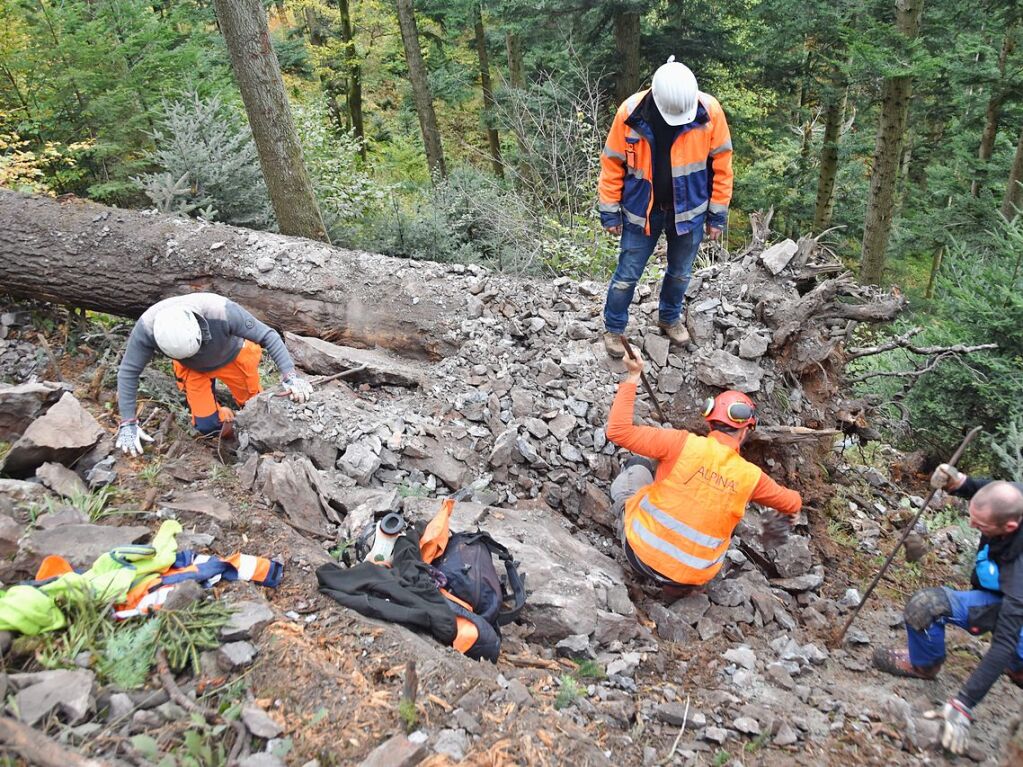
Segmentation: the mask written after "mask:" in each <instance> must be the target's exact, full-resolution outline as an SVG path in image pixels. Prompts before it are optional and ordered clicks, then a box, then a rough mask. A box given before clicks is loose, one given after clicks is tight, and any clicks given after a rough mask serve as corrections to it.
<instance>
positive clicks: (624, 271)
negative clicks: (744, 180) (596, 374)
mask: <svg viewBox="0 0 1023 767" xmlns="http://www.w3.org/2000/svg"><path fill="white" fill-rule="evenodd" d="M598 192H599V198H600V204H599V210H600V222H601V224H602V225H603V227H604V229H605V230H607V231H608V232H609V233H611V234H616V235H621V248H620V252H619V256H618V268H617V269H616V270H615V273H614V276H613V277H612V278H611V284H610V286H609V287H608V290H607V301H606V302H605V303H604V326H605V329H606V332H605V334H604V346H605V348H606V349H607V353H608V355H609V356H611V357H615V358H618V359H620V358H621V357H623V356H625V348H624V347H623V346H622V342H621V339H620V338H619V336H620V335H621V334H622V333H624V332H625V326H626V325H628V323H629V304H630V303H631V302H632V294H633V292H634V291H635V289H636V283H638V282H639V278H640V277H642V276H643V269H644V268H645V267H646V262H647V260H648V259H649V258H650V254H651V253H653V250H654V245H656V244H657V240H658V239H660V236H661V232H662V231H664V233H665V236H666V237H667V240H668V269H667V271H666V272H665V274H664V283H663V285H662V286H661V300H660V305H659V306H658V322H657V324H658V326H659V327H660V328H661V330H662V331H663V332H664V334H665V335H667V336H668V338H669V340H670V341H671V343H673V344H675V345H677V346H684V345H685V344H687V343H688V342H689V333H688V332H687V331H686V327H685V322H684V321H683V318H682V307H683V304H684V302H685V294H686V288H687V287H688V286H689V277H690V275H691V274H692V269H693V261H694V259H695V258H696V251H697V250H698V249H699V247H700V242H701V241H702V240H703V234H704V228H705V227H706V231H707V236H708V237H710V238H711V239H712V240H716V239H718V238H719V237H720V236H721V232H722V230H723V229H724V226H725V221H726V219H727V216H728V203H729V202H730V201H731V199H732V138H731V134H729V132H728V122H727V121H726V120H725V113H724V111H723V110H722V109H721V105H720V104H719V103H718V102H717V100H716V99H715V98H714V97H713V96H710V95H708V94H706V93H701V92H700V90H699V89H698V88H697V84H696V77H695V76H694V75H693V73H692V72H691V71H690V69H689V67H687V66H685V65H684V64H681V63H679V62H677V61H675V57H674V56H671V57H669V58H668V62H667V63H666V64H663V65H662V66H661V67H660V68H658V70H657V71H656V72H655V73H654V77H653V81H652V84H651V87H650V90H648V91H640V92H639V93H634V94H633V95H631V96H629V98H627V99H626V100H625V102H624V103H623V104H622V105H621V106H620V107H618V112H617V113H616V114H615V118H614V122H613V123H612V125H611V131H610V133H608V136H607V143H606V144H604V151H603V152H602V153H601V156H600V182H599V185H598Z"/></svg>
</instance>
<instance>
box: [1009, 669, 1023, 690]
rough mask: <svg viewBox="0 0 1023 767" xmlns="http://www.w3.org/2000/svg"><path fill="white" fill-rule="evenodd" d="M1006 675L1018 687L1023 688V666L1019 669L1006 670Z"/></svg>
mask: <svg viewBox="0 0 1023 767" xmlns="http://www.w3.org/2000/svg"><path fill="white" fill-rule="evenodd" d="M1005 675H1006V676H1007V677H1009V681H1010V682H1012V683H1013V684H1014V685H1016V686H1017V687H1020V688H1023V668H1021V669H1019V670H1018V671H1011V670H1009V669H1006V670H1005Z"/></svg>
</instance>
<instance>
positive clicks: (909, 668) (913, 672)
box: [873, 647, 941, 679]
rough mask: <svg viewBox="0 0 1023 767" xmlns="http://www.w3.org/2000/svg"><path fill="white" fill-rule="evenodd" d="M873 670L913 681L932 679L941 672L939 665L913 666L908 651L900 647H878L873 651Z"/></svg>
mask: <svg viewBox="0 0 1023 767" xmlns="http://www.w3.org/2000/svg"><path fill="white" fill-rule="evenodd" d="M873 660H874V668H876V669H879V670H881V671H884V672H885V673H887V674H891V675H892V676H908V677H911V678H913V679H934V678H935V677H936V676H938V672H939V671H941V663H935V664H934V665H933V666H914V665H913V664H912V663H910V660H909V650H907V649H905V648H902V647H878V648H877V649H876V650H874V658H873Z"/></svg>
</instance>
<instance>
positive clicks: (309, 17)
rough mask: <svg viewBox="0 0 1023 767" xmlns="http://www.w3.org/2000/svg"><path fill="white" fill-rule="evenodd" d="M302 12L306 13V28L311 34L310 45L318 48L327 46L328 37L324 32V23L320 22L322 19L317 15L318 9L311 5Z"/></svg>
mask: <svg viewBox="0 0 1023 767" xmlns="http://www.w3.org/2000/svg"><path fill="white" fill-rule="evenodd" d="M302 11H303V12H304V13H305V26H306V30H307V31H308V32H309V43H310V44H311V45H315V46H317V47H319V46H323V45H325V44H326V42H327V36H326V35H325V34H324V32H323V23H322V22H321V21H320V17H319V16H317V15H316V9H315V8H313V7H312V6H311V5H307V6H305V7H304V8H303V9H302Z"/></svg>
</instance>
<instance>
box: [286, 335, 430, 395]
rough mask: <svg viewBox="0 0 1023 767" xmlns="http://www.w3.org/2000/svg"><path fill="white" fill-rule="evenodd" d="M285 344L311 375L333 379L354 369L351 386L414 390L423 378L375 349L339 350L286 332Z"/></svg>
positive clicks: (401, 361)
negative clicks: (369, 385)
mask: <svg viewBox="0 0 1023 767" xmlns="http://www.w3.org/2000/svg"><path fill="white" fill-rule="evenodd" d="M284 340H285V342H286V343H287V346H288V351H290V352H291V356H292V358H293V359H294V360H295V364H296V365H298V366H299V367H300V368H302V369H303V370H305V371H306V372H307V373H311V374H313V375H324V376H329V375H335V374H337V373H342V372H344V371H346V370H352V369H353V368H357V367H365V368H366V369H365V370H361V371H359V372H358V373H353V374H352V375H351V376H346V377H345V381H347V382H348V383H350V384H358V383H368V384H374V385H378V386H380V385H390V386H405V387H410V388H413V387H416V386H419V384H420V382H421V381H422V380H423V379H424V378H425V375H426V374H425V372H424V371H423V370H420V369H419V368H417V367H415V366H414V365H412V364H410V363H409V361H408V360H406V359H405V358H402V357H397V356H394V355H392V354H389V353H387V352H384V351H380V350H378V349H372V350H371V349H356V348H354V347H351V346H340V345H338V344H332V343H330V342H329V341H323V340H321V339H319V338H312V337H310V336H298V335H295V334H294V333H288V332H285V334H284Z"/></svg>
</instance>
